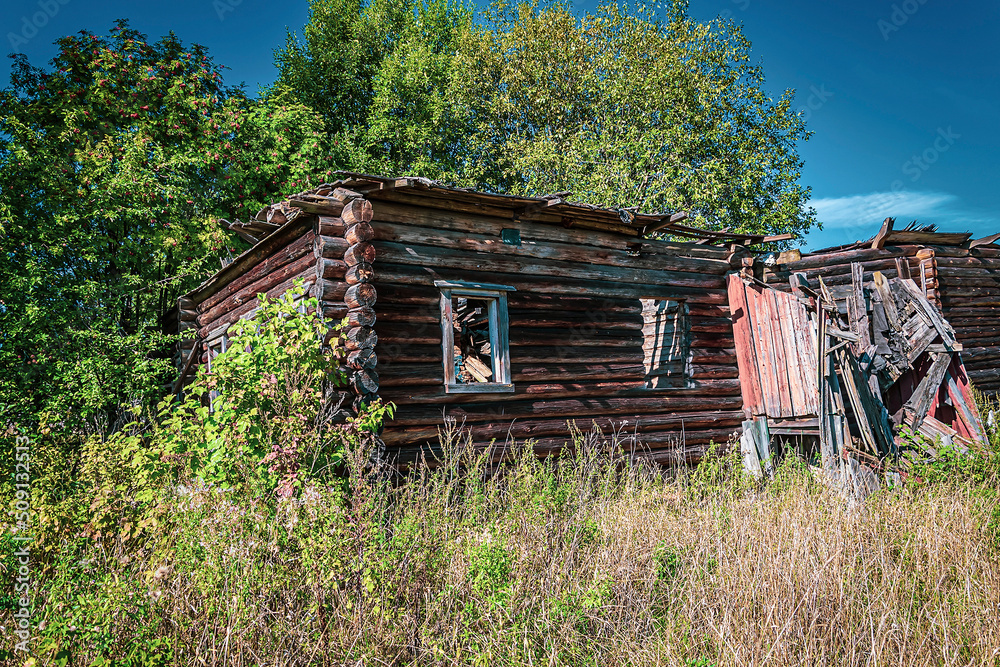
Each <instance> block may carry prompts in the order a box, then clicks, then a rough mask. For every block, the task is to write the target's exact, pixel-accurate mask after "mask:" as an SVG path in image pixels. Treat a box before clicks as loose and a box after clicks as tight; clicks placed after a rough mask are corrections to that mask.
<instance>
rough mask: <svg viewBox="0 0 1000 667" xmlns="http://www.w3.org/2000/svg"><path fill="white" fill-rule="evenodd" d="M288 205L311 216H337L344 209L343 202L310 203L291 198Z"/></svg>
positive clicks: (329, 200)
mask: <svg viewBox="0 0 1000 667" xmlns="http://www.w3.org/2000/svg"><path fill="white" fill-rule="evenodd" d="M288 203H289V205H291V206H294V207H295V208H297V209H300V210H302V211H304V212H306V213H310V214H313V215H325V216H338V215H340V212H341V211H342V210H343V208H344V204H343V202H339V201H335V200H331V199H327V200H325V201H310V200H308V199H297V198H294V197H293V198H291V199H289V200H288Z"/></svg>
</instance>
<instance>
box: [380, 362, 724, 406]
mask: <svg viewBox="0 0 1000 667" xmlns="http://www.w3.org/2000/svg"><path fill="white" fill-rule="evenodd" d="M390 368H391V367H390ZM379 395H380V396H381V397H382V398H383V399H384V400H386V401H392V402H394V403H396V404H397V405H403V404H412V405H443V404H448V403H462V404H465V403H470V404H471V403H489V402H495V401H496V400H497V395H496V394H449V393H446V392H445V391H444V387H443V386H440V387H430V388H420V389H419V390H414V389H410V388H407V387H391V388H386V389H384V390H383V391H381V392H379ZM637 396H643V397H646V398H654V397H655V398H657V399H660V400H661V403H660V404H659V406H660V407H658V408H654V410H669V409H670V405H671V400H672V399H674V398H680V397H692V396H693V397H695V402H696V404H697V405H701V406H707V407H716V405H717V404H718V403H720V401H721V397H724V396H728V397H730V398H732V399H733V400H734V401H737V402H738V405H739V406H740V407H741V406H742V405H743V403H742V400H743V399H742V395H741V393H740V381H739V379H719V380H691V381H689V382H688V386H687V387H686V388H684V389H677V388H667V389H649V388H647V387H646V383H645V381H633V382H611V381H608V382H575V383H567V382H559V383H547V382H540V383H520V384H518V383H515V384H514V392H513V393H511V394H505V395H504V397H505V399H506V400H509V401H516V400H519V399H526V398H530V399H533V400H542V399H544V401H543V402H544V403H546V404H547V405H549V406H550V407H551V409H552V410H553V411H554V412H551V413H549V414H552V415H556V416H558V415H559V414H561V413H562V408H563V407H565V403H564V402H563V401H561V400H556V399H566V400H571V401H575V400H580V401H588V402H589V401H597V402H601V401H611V400H617V399H619V398H621V399H622V400H629V401H631V400H639V399H638V398H637ZM505 405H506V404H505ZM647 405H648V404H647ZM720 407H721V406H720ZM629 411H631V410H629ZM439 414H440V409H439ZM583 414H584V415H586V414H598V412H597V411H596V410H591V411H590V412H585V413H583Z"/></svg>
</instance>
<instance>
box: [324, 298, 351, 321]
mask: <svg viewBox="0 0 1000 667" xmlns="http://www.w3.org/2000/svg"><path fill="white" fill-rule="evenodd" d="M322 315H323V319H324V320H326V321H327V322H328V323H329V324H330V325H334V324H339V323H340V322H341V321H342V320H343V319H344V318H345V317H347V306H345V305H344V304H343V303H340V304H336V305H333V304H326V305H323V308H322Z"/></svg>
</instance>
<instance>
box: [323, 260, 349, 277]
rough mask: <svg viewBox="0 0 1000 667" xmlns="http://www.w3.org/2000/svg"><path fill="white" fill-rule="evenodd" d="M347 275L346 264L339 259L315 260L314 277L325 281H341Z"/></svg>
mask: <svg viewBox="0 0 1000 667" xmlns="http://www.w3.org/2000/svg"><path fill="white" fill-rule="evenodd" d="M346 273H347V264H345V263H344V262H343V261H342V260H339V259H327V258H326V257H319V258H317V259H316V275H317V276H318V277H320V278H325V279H326V280H341V281H342V280H343V279H344V275H345V274H346Z"/></svg>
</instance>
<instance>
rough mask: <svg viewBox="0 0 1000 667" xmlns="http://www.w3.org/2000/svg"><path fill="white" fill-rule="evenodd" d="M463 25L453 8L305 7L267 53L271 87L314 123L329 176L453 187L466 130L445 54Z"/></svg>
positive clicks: (439, 3) (336, 1)
mask: <svg viewBox="0 0 1000 667" xmlns="http://www.w3.org/2000/svg"><path fill="white" fill-rule="evenodd" d="M471 21H472V13H471V11H470V10H469V9H468V8H467V7H466V6H465V5H463V4H462V3H461V2H455V1H454V0H369V1H365V0H313V1H312V2H311V3H310V16H309V22H308V23H307V24H306V26H305V28H304V30H303V35H302V37H301V38H299V37H298V36H296V35H289V37H288V42H287V44H286V46H285V48H284V49H282V50H280V51H278V52H277V53H276V63H277V66H278V71H279V76H278V82H277V84H276V86H275V88H276V89H283V90H287V91H294V92H293V93H290V94H294V95H295V96H296V97H297V99H298V100H299V101H300V102H302V103H303V104H305V105H307V106H309V107H310V108H312V109H315V110H316V111H317V112H318V113H319V114H320V115H321V116H322V117H323V120H324V123H325V127H326V131H327V134H328V136H329V138H330V141H331V145H332V153H333V156H334V163H335V164H336V165H337V166H338V167H339V168H342V169H347V170H353V171H362V172H371V173H397V174H401V173H407V174H420V175H423V176H427V177H430V178H442V179H449V180H454V179H455V178H456V177H457V173H458V172H459V171H460V170H461V168H462V165H463V164H464V161H465V160H467V159H468V154H467V153H466V152H465V151H464V146H465V140H466V138H467V132H468V128H469V123H468V119H467V115H468V113H467V109H466V107H465V106H464V105H460V104H456V99H455V96H454V94H453V92H452V88H453V87H454V84H455V81H454V77H455V75H456V70H455V68H456V65H457V61H456V60H455V54H456V51H457V50H458V48H459V46H460V44H461V42H462V40H463V38H464V36H465V35H467V34H468V32H469V30H470V27H471Z"/></svg>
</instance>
